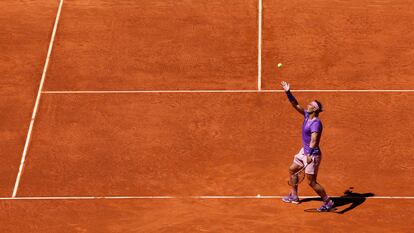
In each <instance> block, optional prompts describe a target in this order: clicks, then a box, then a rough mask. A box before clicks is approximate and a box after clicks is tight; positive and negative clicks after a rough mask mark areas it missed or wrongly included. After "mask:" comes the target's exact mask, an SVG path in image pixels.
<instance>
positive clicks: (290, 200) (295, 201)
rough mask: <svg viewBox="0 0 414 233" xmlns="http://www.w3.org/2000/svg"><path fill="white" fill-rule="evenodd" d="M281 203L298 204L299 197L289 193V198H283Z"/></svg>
mask: <svg viewBox="0 0 414 233" xmlns="http://www.w3.org/2000/svg"><path fill="white" fill-rule="evenodd" d="M282 201H283V202H286V203H292V204H299V197H298V196H295V195H292V194H291V193H290V194H289V196H286V197H283V198H282Z"/></svg>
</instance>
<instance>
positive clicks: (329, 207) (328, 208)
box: [317, 200, 336, 212]
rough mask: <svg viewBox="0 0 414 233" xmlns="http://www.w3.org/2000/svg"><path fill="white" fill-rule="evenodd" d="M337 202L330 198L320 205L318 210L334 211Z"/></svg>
mask: <svg viewBox="0 0 414 233" xmlns="http://www.w3.org/2000/svg"><path fill="white" fill-rule="evenodd" d="M335 209H336V208H335V203H334V202H333V201H332V200H329V201H327V202H325V203H323V205H322V206H321V207H319V208H318V209H317V210H318V211H319V212H328V211H332V210H335Z"/></svg>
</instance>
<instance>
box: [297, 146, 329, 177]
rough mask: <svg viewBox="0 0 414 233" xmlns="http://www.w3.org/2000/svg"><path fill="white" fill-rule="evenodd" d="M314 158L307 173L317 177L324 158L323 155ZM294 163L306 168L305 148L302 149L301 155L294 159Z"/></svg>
mask: <svg viewBox="0 0 414 233" xmlns="http://www.w3.org/2000/svg"><path fill="white" fill-rule="evenodd" d="M312 157H313V162H312V163H310V164H309V165H308V166H307V167H306V168H305V173H306V174H310V175H315V174H317V173H318V169H319V165H320V164H321V160H322V156H321V155H315V156H312ZM293 162H294V163H295V164H297V165H299V166H301V167H303V166H306V164H307V161H306V155H305V153H304V150H303V148H302V149H300V151H299V153H297V154H296V155H295V158H294V159H293Z"/></svg>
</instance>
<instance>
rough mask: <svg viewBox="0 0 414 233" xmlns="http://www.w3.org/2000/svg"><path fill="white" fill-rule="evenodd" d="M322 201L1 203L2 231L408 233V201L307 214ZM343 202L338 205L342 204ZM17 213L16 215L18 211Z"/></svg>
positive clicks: (413, 213)
mask: <svg viewBox="0 0 414 233" xmlns="http://www.w3.org/2000/svg"><path fill="white" fill-rule="evenodd" d="M319 205H320V202H316V201H315V202H307V203H305V204H303V205H299V206H296V205H289V204H284V203H281V202H280V200H274V199H247V200H211V199H209V200H187V199H184V200H182V199H178V200H116V201H114V200H95V201H90V200H89V201H2V202H1V207H2V211H1V212H0V219H1V220H2V221H4V222H7V223H8V224H7V225H5V224H1V225H0V230H1V231H2V232H44V233H49V232H60V233H66V232H67V233H72V232H142V233H154V232H157V233H158V232H164V233H167V232H168V233H169V232H282V233H284V232H327V233H331V232H344V233H348V232H364V233H380V232H381V233H382V232H384V233H385V232H387V233H388V232H407V233H408V232H411V230H412V229H413V227H414V225H413V222H414V217H413V216H414V209H413V208H407V207H409V206H410V205H412V200H411V201H408V200H372V199H369V200H367V201H365V202H364V203H363V204H362V205H361V206H360V207H357V208H355V209H353V210H352V211H349V212H347V213H346V214H343V215H340V214H334V213H326V214H311V213H307V212H304V211H303V209H306V208H312V207H315V206H319ZM346 207H347V206H344V207H341V209H342V208H346ZM16 213H18V214H16Z"/></svg>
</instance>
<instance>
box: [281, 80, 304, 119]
mask: <svg viewBox="0 0 414 233" xmlns="http://www.w3.org/2000/svg"><path fill="white" fill-rule="evenodd" d="M281 84H282V88H283V90H285V93H286V95H287V97H288V99H289V101H290V103H291V104H292V106H293V107H294V108H295V109H296V111H298V112H299V113H300V114H302V115H305V110H304V109H303V108H302V107H301V106H300V105H299V103H298V101H297V100H296V98H295V97H294V96H293V94H292V93H291V92H290V85H289V83H287V82H285V81H282V83H281Z"/></svg>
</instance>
